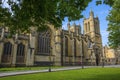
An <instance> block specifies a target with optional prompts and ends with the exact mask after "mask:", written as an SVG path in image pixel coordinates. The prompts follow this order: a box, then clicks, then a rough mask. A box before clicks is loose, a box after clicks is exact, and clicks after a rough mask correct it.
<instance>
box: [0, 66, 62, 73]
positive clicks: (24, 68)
mask: <svg viewBox="0 0 120 80" xmlns="http://www.w3.org/2000/svg"><path fill="white" fill-rule="evenodd" d="M51 68H60V67H57V66H55V67H54V66H52V67H51ZM43 69H48V67H16V68H15V67H11V68H0V72H9V71H23V70H43Z"/></svg>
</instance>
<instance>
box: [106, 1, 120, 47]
mask: <svg viewBox="0 0 120 80" xmlns="http://www.w3.org/2000/svg"><path fill="white" fill-rule="evenodd" d="M107 20H108V21H109V23H108V26H109V27H108V31H109V37H108V39H109V45H110V46H111V47H113V48H117V47H119V46H120V1H119V0H115V2H114V4H113V6H112V10H111V11H110V13H109V15H108V17H107Z"/></svg>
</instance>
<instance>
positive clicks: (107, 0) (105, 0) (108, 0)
mask: <svg viewBox="0 0 120 80" xmlns="http://www.w3.org/2000/svg"><path fill="white" fill-rule="evenodd" d="M114 1H115V0H97V1H96V5H99V4H107V5H109V6H112V5H113V3H114Z"/></svg>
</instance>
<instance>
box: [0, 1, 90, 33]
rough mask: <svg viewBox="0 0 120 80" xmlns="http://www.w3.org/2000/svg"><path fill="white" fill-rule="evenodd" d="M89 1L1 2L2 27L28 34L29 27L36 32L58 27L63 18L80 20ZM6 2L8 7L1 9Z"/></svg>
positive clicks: (0, 21) (13, 31)
mask: <svg viewBox="0 0 120 80" xmlns="http://www.w3.org/2000/svg"><path fill="white" fill-rule="evenodd" d="M90 1H91V0H2V2H1V3H0V5H1V6H0V9H1V10H5V11H4V12H3V11H1V12H0V13H1V14H4V15H5V16H2V15H0V17H1V16H2V18H6V21H2V20H0V23H2V25H0V26H3V24H4V26H7V27H9V29H10V31H11V32H12V33H16V32H28V31H29V27H31V26H34V27H37V28H38V30H44V29H46V28H47V25H46V24H53V25H54V26H55V27H60V26H61V25H62V21H63V20H64V18H65V17H68V19H69V21H71V20H78V19H80V18H82V17H83V16H82V15H81V13H82V11H83V10H84V9H85V8H86V7H87V5H88V3H89V2H90ZM4 2H7V3H8V5H9V7H6V8H3V7H2V5H3V4H4Z"/></svg>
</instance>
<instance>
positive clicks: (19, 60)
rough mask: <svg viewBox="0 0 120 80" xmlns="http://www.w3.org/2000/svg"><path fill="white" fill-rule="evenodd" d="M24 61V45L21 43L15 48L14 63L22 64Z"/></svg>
mask: <svg viewBox="0 0 120 80" xmlns="http://www.w3.org/2000/svg"><path fill="white" fill-rule="evenodd" d="M24 59H25V45H24V44H23V43H20V44H18V46H17V55H16V63H24Z"/></svg>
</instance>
